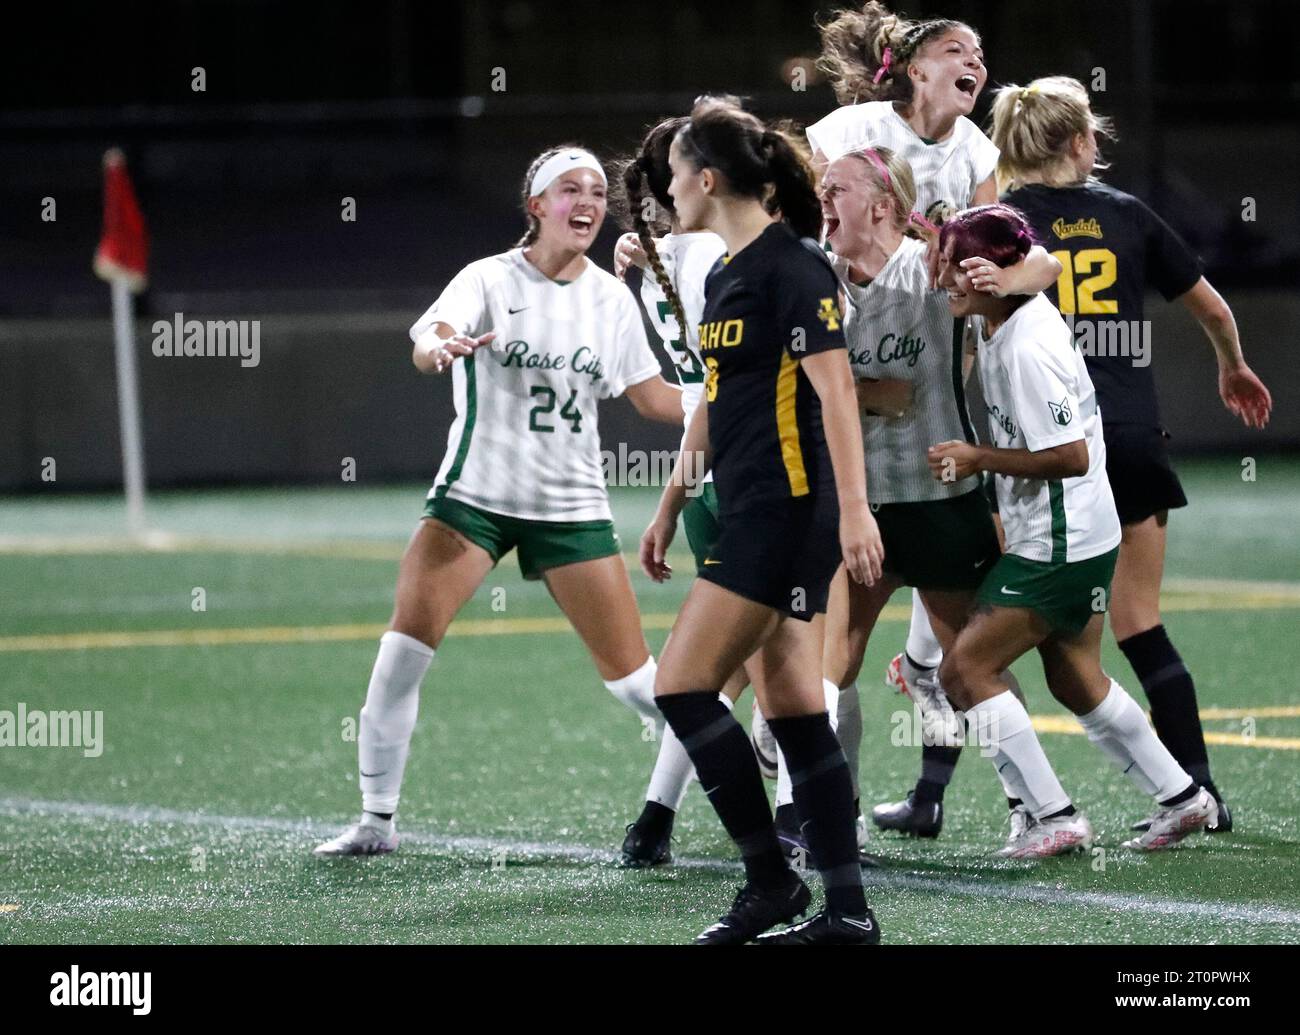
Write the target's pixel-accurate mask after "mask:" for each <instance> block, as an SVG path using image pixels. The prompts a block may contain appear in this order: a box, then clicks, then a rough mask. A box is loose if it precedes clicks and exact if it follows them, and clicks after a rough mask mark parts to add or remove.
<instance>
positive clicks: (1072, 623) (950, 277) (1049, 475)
mask: <svg viewBox="0 0 1300 1035" xmlns="http://www.w3.org/2000/svg"><path fill="white" fill-rule="evenodd" d="M1032 240H1033V237H1032V233H1031V231H1030V229H1029V225H1028V223H1027V222H1026V221H1025V219H1024V217H1023V216H1022V215H1021V214H1020V213H1019V212H1017V211H1016V210H1015V209H1013V208H1010V207H1008V206H1006V205H1001V204H999V205H984V206H980V207H978V208H974V209H970V210H968V211H966V212H963V213H961V214H959V215H957V216H954V217H953V218H952V219H951V220H949V221H948V222H947V223H945V224H944V227H943V230H942V232H941V234H940V248H941V253H940V284H941V285H942V286H943V287H945V288H947V290H948V296H949V307H950V309H951V310H952V313H953V315H954V316H979V317H982V318H983V327H982V331H981V339H982V340H981V344H980V346H979V349H980V362H981V370H982V372H983V383H984V392H985V397H986V405H987V408H988V416H989V433H990V435H991V436H992V439H993V442H994V445H992V446H977V445H972V444H971V443H969V442H964V441H955V440H954V441H948V442H941V443H937V444H936V445H934V446H932V447H931V448H930V451H929V463H930V466H931V469H932V471H933V473H934V477H935V478H936V479H939V480H941V481H944V480H951V479H952V478H965V477H969V476H971V475H977V474H979V473H981V472H984V471H988V472H991V473H992V474H993V475H994V476H995V478H994V480H995V483H996V486H997V493H998V504H999V509H1000V512H1001V514H1002V525H1003V529H1004V532H1005V535H1006V553H1005V554H1004V555H1003V556H1002V558H1001V559H1000V560H998V562H997V564H995V565H994V566H993V569H992V570H991V571H990V572H989V573H988V575H987V576H986V577H985V579H984V582H983V584H982V585H981V587H980V589H979V594H978V599H979V607H978V608H977V609H976V611H975V613H974V615H972V616H971V618H970V620H969V621H968V622H967V624H966V626H965V627H964V628H963V629H962V630H961V632H960V633H958V635H957V641H956V643H955V644H954V646H953V647H952V649H951V650H950V651H948V652H947V654H945V656H944V659H943V663H942V664H941V666H940V670H939V681H940V683H941V684H942V686H943V687H944V690H945V691H946V692H947V694H948V695H949V697H950V699H951V700H952V702H953V704H954V705H956V706H957V707H958V708H960V709H961V710H963V711H964V712H965V713H966V722H967V724H968V727H969V730H970V732H971V734H973V735H974V736H975V737H976V738H977V739H978V740H979V741H980V743H981V744H982V746H983V749H984V750H985V751H986V752H987V753H989V754H991V756H992V759H993V763H994V765H995V767H996V768H997V769H998V770H999V773H1000V775H1001V776H1002V778H1003V779H1004V780H1005V781H1006V782H1007V783H1008V784H1010V785H1011V786H1012V787H1014V788H1015V789H1016V791H1017V794H1016V797H1018V798H1019V799H1020V800H1021V801H1022V802H1023V804H1022V805H1020V806H1017V808H1016V809H1015V810H1014V811H1013V813H1012V830H1011V835H1010V837H1009V838H1008V839H1007V842H1006V845H1005V846H1004V847H1003V849H1002V851H1001V852H1000V854H1002V855H1005V856H1010V857H1014V858H1030V857H1039V856H1045V855H1055V854H1059V853H1061V852H1064V851H1069V850H1072V849H1075V848H1086V847H1088V846H1089V845H1090V844H1091V843H1092V828H1091V826H1090V825H1089V823H1088V821H1087V820H1086V819H1085V818H1084V817H1083V816H1082V815H1081V814H1080V813H1078V812H1077V811H1076V810H1075V808H1074V806H1073V805H1072V804H1071V802H1070V799H1069V797H1068V795H1066V793H1065V791H1064V790H1063V789H1062V787H1061V784H1060V782H1059V781H1058V780H1057V778H1056V775H1055V773H1053V772H1052V768H1051V766H1050V764H1049V763H1048V761H1047V757H1046V756H1045V755H1044V754H1043V749H1042V747H1041V746H1040V745H1039V743H1038V738H1037V736H1036V735H1035V734H1034V730H1033V727H1032V726H1031V724H1030V721H1029V715H1028V713H1027V712H1026V711H1025V707H1024V705H1023V704H1021V703H1020V701H1018V700H1017V699H1016V698H1015V697H1014V696H1013V695H1012V694H1011V692H1010V691H1009V690H1008V688H1007V686H1006V683H1005V681H1004V680H1003V679H1002V678H1001V676H1000V673H1001V672H1002V671H1003V670H1005V669H1006V667H1007V666H1008V665H1010V664H1011V663H1012V662H1013V661H1015V660H1016V659H1017V658H1019V657H1021V656H1022V655H1024V654H1026V653H1027V652H1029V651H1030V650H1033V649H1037V651H1038V654H1039V656H1040V657H1041V658H1042V662H1043V670H1044V674H1045V675H1046V677H1047V686H1048V689H1049V690H1050V691H1051V692H1052V695H1053V696H1054V697H1055V698H1056V699H1057V700H1058V701H1060V702H1061V703H1062V704H1064V705H1065V706H1066V707H1067V708H1069V709H1070V711H1072V712H1073V713H1074V714H1075V715H1076V716H1077V717H1078V719H1079V722H1080V724H1081V725H1082V726H1083V729H1084V732H1085V733H1086V734H1087V735H1088V739H1089V740H1091V741H1092V742H1093V743H1094V744H1095V745H1097V747H1098V748H1099V749H1100V750H1101V751H1102V753H1103V754H1105V755H1106V756H1107V757H1108V758H1109V759H1110V760H1111V761H1112V762H1114V763H1115V764H1116V766H1118V767H1119V768H1120V769H1122V770H1123V771H1124V773H1125V775H1127V776H1128V777H1129V779H1130V780H1132V781H1133V783H1134V784H1135V785H1136V786H1137V787H1138V788H1139V789H1141V790H1142V791H1144V792H1145V793H1147V794H1150V795H1151V796H1152V797H1153V798H1155V799H1156V801H1157V803H1158V809H1157V811H1156V813H1155V815H1154V816H1153V817H1152V819H1151V821H1150V823H1149V825H1148V826H1147V829H1146V830H1144V831H1143V832H1142V833H1140V834H1139V835H1138V836H1137V837H1135V838H1133V839H1131V840H1129V841H1126V842H1124V844H1125V847H1129V848H1133V849H1137V850H1140V851H1154V850H1157V849H1161V848H1167V847H1169V846H1170V845H1172V844H1176V843H1177V842H1178V841H1180V840H1181V839H1182V838H1184V837H1186V836H1187V835H1188V834H1189V833H1191V832H1193V831H1195V830H1199V829H1202V828H1204V826H1205V825H1206V824H1207V823H1208V822H1209V821H1210V820H1211V819H1212V818H1213V817H1214V815H1215V813H1216V811H1217V806H1216V804H1215V800H1214V798H1213V796H1212V795H1211V794H1210V792H1209V791H1207V790H1206V789H1205V788H1203V787H1202V786H1200V784H1199V783H1198V782H1197V781H1196V780H1195V779H1193V778H1192V777H1191V776H1190V775H1189V774H1188V773H1187V772H1186V770H1184V769H1183V768H1182V766H1180V765H1179V764H1178V763H1177V762H1176V761H1175V760H1174V757H1173V755H1171V754H1170V753H1169V750H1168V748H1166V747H1165V746H1164V744H1162V743H1161V742H1160V740H1159V739H1158V738H1157V737H1156V735H1155V733H1154V732H1153V731H1152V729H1151V726H1150V725H1149V724H1148V722H1147V720H1146V716H1145V715H1144V714H1143V712H1142V709H1141V708H1139V707H1138V705H1137V702H1135V701H1134V700H1133V698H1132V697H1130V696H1129V695H1128V693H1126V692H1125V690H1124V688H1123V687H1121V686H1120V685H1119V683H1117V682H1116V681H1115V680H1113V679H1111V678H1110V677H1109V676H1108V675H1107V674H1106V673H1105V672H1104V671H1103V670H1102V667H1101V634H1102V628H1103V626H1104V624H1105V611H1106V602H1107V597H1108V595H1109V592H1110V583H1111V577H1112V575H1113V573H1114V571H1115V561H1116V558H1117V557H1118V555H1119V543H1120V523H1119V516H1118V514H1117V513H1116V511H1115V503H1114V498H1113V497H1112V495H1111V491H1110V484H1109V482H1108V481H1107V480H1106V475H1105V469H1106V446H1105V442H1104V440H1103V438H1102V429H1101V417H1100V415H1099V413H1098V411H1097V397H1096V393H1095V392H1094V390H1093V386H1092V381H1091V379H1090V378H1089V376H1088V368H1087V366H1086V365H1085V363H1084V359H1083V357H1082V356H1081V355H1080V354H1079V352H1078V350H1077V349H1075V348H1074V345H1073V342H1072V341H1071V338H1070V331H1069V328H1068V327H1067V326H1066V325H1065V322H1064V321H1063V320H1062V319H1061V315H1060V313H1058V312H1057V310H1056V308H1055V307H1054V306H1053V305H1052V304H1051V302H1049V301H1048V300H1047V298H1046V297H1045V296H1043V295H1041V294H1039V295H1035V296H1034V297H1033V298H1025V297H1024V296H1014V295H1013V296H1010V297H1007V298H998V297H996V296H995V295H993V294H989V293H984V292H981V291H977V290H976V289H975V288H974V286H973V285H972V283H971V278H970V276H969V274H967V273H966V271H965V270H963V269H961V267H960V265H959V263H960V262H961V260H962V259H964V258H967V257H968V256H971V255H979V256H982V257H984V258H986V259H988V260H989V261H992V262H993V263H995V264H996V265H998V266H1000V267H1006V266H1009V265H1011V264H1012V263H1013V262H1015V261H1016V259H1017V258H1018V257H1019V256H1021V255H1024V254H1025V253H1026V252H1028V250H1029V248H1030V245H1031V242H1032Z"/></svg>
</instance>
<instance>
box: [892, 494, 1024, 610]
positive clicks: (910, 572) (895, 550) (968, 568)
mask: <svg viewBox="0 0 1300 1035" xmlns="http://www.w3.org/2000/svg"><path fill="white" fill-rule="evenodd" d="M871 511H872V513H873V514H875V516H876V524H877V525H878V526H879V527H880V539H881V542H882V543H883V545H884V547H885V564H884V569H885V572H886V573H887V574H890V575H894V576H897V577H898V578H899V579H901V580H902V582H903V584H904V585H906V586H912V587H914V588H916V589H942V590H963V589H966V590H970V591H972V592H974V591H975V590H977V589H979V587H980V584H981V583H982V582H983V581H984V576H985V575H987V574H988V573H989V572H990V571H992V570H993V565H994V564H996V563H997V560H998V558H999V557H1001V556H1002V551H1001V550H1000V549H999V548H998V533H997V529H995V528H994V527H993V515H992V513H991V512H990V511H989V501H988V496H986V495H985V493H984V489H983V488H982V487H981V488H978V489H972V490H971V491H970V492H967V493H964V494H963V495H961V496H955V497H953V498H951V499H946V500H930V501H928V502H925V503H882V504H880V505H879V506H872V508H871Z"/></svg>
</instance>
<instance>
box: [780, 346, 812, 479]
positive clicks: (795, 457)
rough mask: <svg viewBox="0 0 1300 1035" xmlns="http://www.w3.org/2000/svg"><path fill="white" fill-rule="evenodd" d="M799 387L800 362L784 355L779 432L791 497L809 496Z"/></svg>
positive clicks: (781, 376) (782, 457) (782, 359)
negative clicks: (797, 394) (797, 395)
mask: <svg viewBox="0 0 1300 1035" xmlns="http://www.w3.org/2000/svg"><path fill="white" fill-rule="evenodd" d="M798 385H799V361H798V360H797V359H791V358H790V354H789V353H788V352H786V351H784V350H782V352H781V370H780V373H778V374H777V375H776V431H777V435H778V436H779V437H780V439H781V461H782V463H784V464H785V473H786V477H788V478H789V479H790V495H791V496H807V495H808V472H807V471H805V470H804V466H803V450H802V449H801V448H800V446H799V421H798V419H797V418H796V414H795V390H796V388H798Z"/></svg>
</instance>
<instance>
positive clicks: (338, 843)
mask: <svg viewBox="0 0 1300 1035" xmlns="http://www.w3.org/2000/svg"><path fill="white" fill-rule="evenodd" d="M396 847H397V825H396V824H395V823H394V822H393V821H392V820H391V819H390V820H382V819H379V818H377V817H374V816H371V815H369V814H368V813H367V814H365V815H363V816H362V817H361V822H360V823H354V824H352V826H350V827H348V828H347V830H345V831H343V833H341V834H339V836H338V837H336V838H334V839H333V840H331V841H326V842H325V843H324V844H319V845H317V846H316V847H315V848H314V849H312V855H385V854H387V853H388V852H391V851H393V850H394V849H395V848H396Z"/></svg>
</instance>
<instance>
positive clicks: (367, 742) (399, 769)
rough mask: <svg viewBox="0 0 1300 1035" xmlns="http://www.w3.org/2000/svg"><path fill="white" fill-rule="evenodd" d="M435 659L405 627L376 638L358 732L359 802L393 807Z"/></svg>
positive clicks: (374, 808) (373, 808)
mask: <svg viewBox="0 0 1300 1035" xmlns="http://www.w3.org/2000/svg"><path fill="white" fill-rule="evenodd" d="M432 661H433V648H432V647H430V646H428V645H427V644H424V643H421V642H420V641H419V640H417V639H415V638H414V637H411V636H407V635H406V634H405V633H399V632H392V631H389V632H386V633H384V635H383V636H381V637H380V638H379V656H378V657H376V658H375V667H374V669H373V670H372V671H371V673H370V686H369V688H368V689H367V690H366V703H365V706H364V707H363V708H362V709H361V723H360V728H359V729H358V732H357V761H358V763H359V767H360V772H361V807H362V808H363V809H364V810H365V811H366V812H396V811H397V800H398V797H399V796H400V795H401V791H402V773H403V772H404V771H405V769H406V755H407V752H408V751H409V750H410V747H411V733H412V732H413V731H414V730H415V718H416V716H417V715H418V714H419V711H420V681H421V680H423V679H424V673H425V672H427V671H428V669H429V664H430V662H432Z"/></svg>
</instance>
